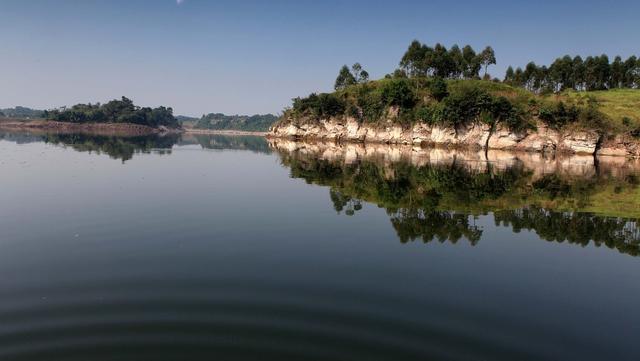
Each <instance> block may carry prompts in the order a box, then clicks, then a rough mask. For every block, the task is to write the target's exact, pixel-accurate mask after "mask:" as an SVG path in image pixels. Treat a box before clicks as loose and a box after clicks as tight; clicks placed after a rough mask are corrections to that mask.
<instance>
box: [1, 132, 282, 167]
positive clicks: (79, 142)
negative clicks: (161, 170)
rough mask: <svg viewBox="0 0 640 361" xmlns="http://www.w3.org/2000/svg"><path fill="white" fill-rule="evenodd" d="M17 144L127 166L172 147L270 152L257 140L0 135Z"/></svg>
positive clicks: (183, 135) (2, 133) (174, 136)
mask: <svg viewBox="0 0 640 361" xmlns="http://www.w3.org/2000/svg"><path fill="white" fill-rule="evenodd" d="M2 139H4V140H7V141H12V142H15V143H17V144H28V143H36V142H45V143H50V144H54V145H58V146H62V147H69V148H71V149H74V150H76V151H78V152H90V153H96V154H106V155H108V156H109V157H111V158H113V159H118V160H121V161H122V162H126V161H128V160H130V159H132V158H133V156H134V155H136V154H141V153H147V154H148V153H151V152H153V153H155V154H171V149H172V148H173V146H174V145H179V146H185V145H199V146H200V147H202V148H203V149H217V150H223V149H233V150H250V151H253V152H257V153H265V154H268V153H270V152H271V150H270V148H269V144H268V143H267V141H266V140H265V139H264V138H263V137H258V136H225V135H191V134H173V133H170V134H154V135H136V136H123V135H117V136H115V135H99V134H87V133H44V132H41V133H37V132H35V133H21V132H4V131H0V140H2Z"/></svg>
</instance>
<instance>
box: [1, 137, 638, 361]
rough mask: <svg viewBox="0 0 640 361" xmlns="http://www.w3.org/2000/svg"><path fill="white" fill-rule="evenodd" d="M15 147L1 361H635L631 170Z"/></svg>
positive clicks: (585, 164) (5, 170)
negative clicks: (440, 360)
mask: <svg viewBox="0 0 640 361" xmlns="http://www.w3.org/2000/svg"><path fill="white" fill-rule="evenodd" d="M0 138H4V140H2V139H0V275H2V277H1V278H0V360H394V361H395V360H427V359H442V360H449V359H451V360H529V359H530V360H603V359H608V360H638V359H640V343H639V342H638V335H640V326H639V325H640V308H639V305H640V282H639V281H638V279H639V276H640V258H638V257H637V256H638V253H639V252H638V251H639V249H640V231H639V230H638V228H637V219H638V218H640V204H638V202H637V201H638V199H640V193H639V187H640V186H639V185H638V184H640V181H639V180H640V177H639V175H640V173H639V172H637V171H636V169H637V167H635V166H634V165H633V164H629V163H625V162H622V163H621V162H619V161H618V162H617V163H616V162H613V163H612V162H605V161H603V160H596V161H595V162H594V159H593V158H589V157H587V158H584V157H582V158H580V157H577V158H573V159H569V160H560V159H557V160H549V159H543V158H540V157H534V156H530V157H529V156H526V155H524V156H512V155H509V154H502V153H500V154H472V153H454V152H446V151H435V150H433V151H430V152H429V151H415V150H411V149H406V148H393V147H389V148H388V149H383V147H380V146H377V147H363V146H349V147H339V146H331V145H300V144H293V143H290V142H275V143H272V144H271V145H269V144H268V143H267V142H266V141H265V140H264V139H262V138H252V137H238V138H228V137H205V136H199V137H185V138H183V139H180V138H129V139H122V138H110V137H87V136H69V135H56V136H30V135H18V134H1V135H0ZM487 160H488V161H487Z"/></svg>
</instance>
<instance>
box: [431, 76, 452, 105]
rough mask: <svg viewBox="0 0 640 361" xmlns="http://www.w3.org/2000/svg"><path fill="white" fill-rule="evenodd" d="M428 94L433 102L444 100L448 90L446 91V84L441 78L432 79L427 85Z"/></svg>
mask: <svg viewBox="0 0 640 361" xmlns="http://www.w3.org/2000/svg"><path fill="white" fill-rule="evenodd" d="M429 92H430V93H431V96H432V97H433V98H434V99H435V100H437V101H441V100H442V99H444V98H445V97H446V96H448V95H449V90H448V89H447V82H446V81H445V80H444V79H442V78H441V77H436V78H434V79H433V80H432V81H431V82H430V83H429Z"/></svg>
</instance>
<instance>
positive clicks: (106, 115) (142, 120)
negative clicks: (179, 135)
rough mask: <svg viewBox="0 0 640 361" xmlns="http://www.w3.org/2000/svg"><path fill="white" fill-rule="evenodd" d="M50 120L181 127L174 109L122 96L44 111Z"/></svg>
mask: <svg viewBox="0 0 640 361" xmlns="http://www.w3.org/2000/svg"><path fill="white" fill-rule="evenodd" d="M43 116H44V117H45V118H47V119H50V120H55V121H60V122H72V123H132V124H140V125H147V126H150V127H159V126H165V127H169V128H177V127H179V126H180V125H179V123H178V120H177V119H176V118H175V117H174V116H173V109H172V108H166V107H163V106H161V107H157V108H149V107H139V106H136V105H134V104H133V101H132V100H131V99H128V98H126V97H122V99H120V100H111V101H109V102H108V103H105V104H100V103H96V104H91V103H89V104H76V105H74V106H72V107H71V108H60V109H54V110H46V111H44V114H43Z"/></svg>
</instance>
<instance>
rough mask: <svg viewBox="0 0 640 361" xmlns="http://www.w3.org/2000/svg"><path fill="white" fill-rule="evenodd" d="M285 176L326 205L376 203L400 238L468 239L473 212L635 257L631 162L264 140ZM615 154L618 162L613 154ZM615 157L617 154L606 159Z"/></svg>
mask: <svg viewBox="0 0 640 361" xmlns="http://www.w3.org/2000/svg"><path fill="white" fill-rule="evenodd" d="M271 145H272V146H273V147H274V149H277V150H278V153H279V156H280V159H281V162H282V164H283V165H284V166H286V167H288V168H290V171H291V177H293V178H301V179H304V180H305V181H306V182H307V183H310V184H311V183H312V184H318V185H323V186H328V187H329V197H330V199H331V202H332V204H333V207H334V209H335V210H336V212H338V213H341V214H345V215H347V216H353V215H355V214H357V212H358V211H359V210H361V209H362V207H363V205H362V204H363V202H369V203H373V204H375V205H377V206H379V207H381V208H384V209H385V210H386V212H387V214H388V216H389V218H390V220H391V224H392V226H393V228H394V229H395V232H396V234H397V236H398V238H399V240H400V241H401V242H402V243H406V242H410V241H415V240H422V241H423V242H425V243H427V242H431V241H434V240H437V241H439V242H445V241H448V242H451V243H457V242H458V241H460V240H462V239H466V240H467V241H468V242H470V243H471V244H472V245H475V244H477V243H478V242H479V241H480V240H481V238H482V234H483V230H482V228H481V227H479V226H477V225H476V220H477V218H478V216H481V215H490V216H491V217H492V218H493V220H494V222H495V224H496V225H498V226H499V225H502V226H508V227H511V229H512V230H513V231H514V232H520V231H522V230H529V231H535V232H536V233H537V234H538V236H539V237H540V238H542V239H544V240H547V241H551V242H560V243H562V242H568V243H570V244H578V245H581V246H586V245H589V244H591V243H592V244H593V245H595V246H597V247H600V246H602V245H604V246H606V247H608V248H610V249H616V250H618V251H619V252H621V253H625V254H628V255H632V256H637V255H638V253H639V251H640V228H638V219H639V218H640V204H638V203H637V202H636V200H637V199H638V194H639V188H638V184H639V183H640V182H639V180H640V178H638V174H639V173H638V168H637V165H636V164H635V162H626V161H625V160H620V159H610V160H605V161H600V162H594V159H593V157H580V156H575V157H565V158H544V157H543V156H541V155H539V154H519V155H518V154H513V153H506V152H500V153H491V152H489V153H486V154H485V153H484V152H477V153H476V152H464V151H454V150H442V149H424V148H417V149H416V148H412V147H410V146H381V145H362V144H345V145H340V144H328V143H307V144H305V143H296V142H291V141H285V140H272V141H271ZM621 161H622V162H623V163H622V164H619V162H621ZM608 162H618V163H608Z"/></svg>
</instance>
